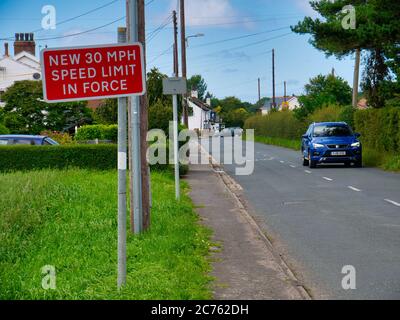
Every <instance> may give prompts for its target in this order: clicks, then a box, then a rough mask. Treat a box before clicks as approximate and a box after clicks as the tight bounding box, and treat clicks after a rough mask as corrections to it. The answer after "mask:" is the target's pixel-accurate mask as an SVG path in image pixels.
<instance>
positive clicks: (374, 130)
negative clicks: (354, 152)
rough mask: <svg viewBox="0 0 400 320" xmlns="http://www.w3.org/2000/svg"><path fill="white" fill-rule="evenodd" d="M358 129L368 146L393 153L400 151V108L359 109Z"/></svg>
mask: <svg viewBox="0 0 400 320" xmlns="http://www.w3.org/2000/svg"><path fill="white" fill-rule="evenodd" d="M354 124H355V127H356V130H357V131H358V132H359V133H361V141H362V142H363V144H364V145H365V146H366V147H367V148H371V149H374V150H377V151H385V152H391V153H398V152H400V109H398V108H382V109H368V110H357V111H356V112H355V114H354Z"/></svg>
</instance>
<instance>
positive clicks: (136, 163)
mask: <svg viewBox="0 0 400 320" xmlns="http://www.w3.org/2000/svg"><path fill="white" fill-rule="evenodd" d="M127 10H128V12H127V16H128V18H129V23H128V26H129V30H128V42H129V43H133V42H136V41H137V40H138V8H137V1H136V0H128V8H127ZM130 101H131V105H130V108H131V110H132V117H131V126H132V154H131V159H132V170H133V189H134V192H133V202H134V210H133V220H134V232H135V234H138V233H140V232H142V230H143V210H142V171H141V157H140V104H139V97H137V96H132V98H131V99H130Z"/></svg>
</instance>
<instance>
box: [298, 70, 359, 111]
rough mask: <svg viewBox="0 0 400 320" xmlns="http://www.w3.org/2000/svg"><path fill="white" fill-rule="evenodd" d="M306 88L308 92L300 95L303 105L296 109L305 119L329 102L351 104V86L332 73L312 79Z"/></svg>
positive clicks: (343, 104)
mask: <svg viewBox="0 0 400 320" xmlns="http://www.w3.org/2000/svg"><path fill="white" fill-rule="evenodd" d="M304 89H305V91H306V94H305V95H302V96H300V97H299V102H300V104H301V107H300V108H298V109H296V110H295V111H294V112H295V115H296V117H297V118H298V119H304V118H306V117H307V116H308V115H309V114H311V113H313V112H314V111H315V110H316V109H319V108H321V107H323V106H326V105H329V104H337V105H341V106H345V105H348V104H351V99H352V90H351V87H350V86H349V84H348V83H347V82H346V81H345V80H343V79H342V78H340V77H336V76H334V75H331V74H329V75H327V76H323V75H318V76H316V77H315V78H312V79H310V83H309V84H306V86H305V87H304Z"/></svg>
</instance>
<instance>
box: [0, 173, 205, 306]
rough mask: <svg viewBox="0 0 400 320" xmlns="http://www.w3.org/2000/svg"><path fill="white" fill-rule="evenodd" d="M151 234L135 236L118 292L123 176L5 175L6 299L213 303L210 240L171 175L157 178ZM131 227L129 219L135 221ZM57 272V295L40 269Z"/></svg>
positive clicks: (1, 268)
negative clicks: (45, 282)
mask: <svg viewBox="0 0 400 320" xmlns="http://www.w3.org/2000/svg"><path fill="white" fill-rule="evenodd" d="M151 180H152V191H153V194H152V198H153V201H152V204H153V208H152V221H151V229H150V231H148V232H146V233H144V234H142V235H140V236H135V235H132V234H130V233H129V232H128V241H127V257H128V261H127V266H128V276H127V285H126V287H124V288H123V289H122V290H121V291H119V292H118V290H117V284H116V278H117V219H116V212H117V201H116V190H117V177H116V171H114V170H112V171H93V170H79V169H71V170H41V171H29V172H14V173H2V174H0V181H1V182H0V193H1V195H2V196H1V198H0V283H1V290H0V299H184V300H185V299H209V298H211V292H210V290H209V286H208V284H209V281H210V277H209V276H208V275H207V274H208V271H209V268H210V267H209V262H208V260H207V254H208V248H209V245H210V244H209V235H210V232H209V230H207V229H206V228H205V227H203V226H201V225H200V224H199V221H198V216H197V215H196V213H195V212H194V209H193V204H192V202H191V200H190V199H189V197H188V196H187V195H186V193H187V191H188V187H187V185H186V184H185V183H183V196H182V199H181V201H180V202H179V203H178V202H176V201H175V200H174V181H173V177H172V175H171V174H169V173H166V172H154V173H152V175H151ZM128 219H129V218H128ZM45 265H52V266H54V267H55V268H56V287H57V288H56V290H44V289H43V288H42V285H41V283H42V278H43V277H44V275H42V273H41V268H42V267H43V266H45Z"/></svg>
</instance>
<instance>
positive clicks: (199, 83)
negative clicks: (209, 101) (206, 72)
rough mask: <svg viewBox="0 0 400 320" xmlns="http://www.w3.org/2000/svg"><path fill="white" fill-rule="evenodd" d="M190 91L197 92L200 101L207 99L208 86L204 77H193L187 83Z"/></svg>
mask: <svg viewBox="0 0 400 320" xmlns="http://www.w3.org/2000/svg"><path fill="white" fill-rule="evenodd" d="M187 88H188V90H192V91H197V94H198V97H199V99H200V100H203V99H204V98H205V95H206V92H207V84H206V81H205V80H204V79H203V77H202V76H201V75H199V74H197V75H194V76H192V77H191V78H190V79H189V80H188V81H187Z"/></svg>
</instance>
